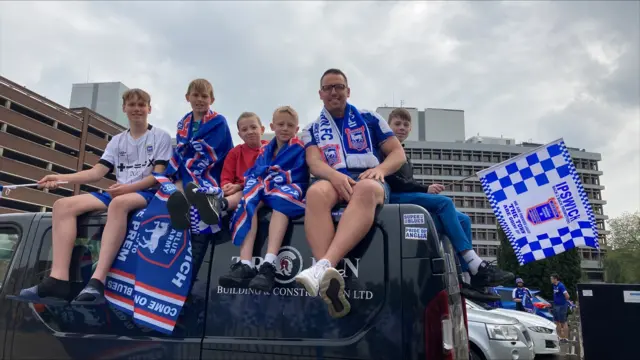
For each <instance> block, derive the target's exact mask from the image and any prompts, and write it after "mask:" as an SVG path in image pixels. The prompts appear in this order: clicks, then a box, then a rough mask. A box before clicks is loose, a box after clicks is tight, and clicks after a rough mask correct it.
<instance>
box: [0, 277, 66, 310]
mask: <svg viewBox="0 0 640 360" xmlns="http://www.w3.org/2000/svg"><path fill="white" fill-rule="evenodd" d="M71 296H72V295H71V283H70V282H69V281H65V280H58V279H56V278H52V277H46V278H44V279H43V280H42V282H41V283H40V284H38V285H36V286H32V287H30V288H27V289H22V290H20V294H19V295H17V296H12V295H9V296H7V298H10V299H14V300H18V301H28V302H33V303H36V304H47V305H64V304H68V303H69V301H70V300H71Z"/></svg>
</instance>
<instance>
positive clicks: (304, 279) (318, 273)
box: [296, 263, 327, 297]
mask: <svg viewBox="0 0 640 360" xmlns="http://www.w3.org/2000/svg"><path fill="white" fill-rule="evenodd" d="M326 269H327V268H326V267H324V266H322V265H321V264H318V263H316V264H315V265H313V266H311V267H309V268H308V269H306V270H303V271H301V272H300V273H299V274H298V275H296V282H297V283H298V284H300V285H302V286H303V287H304V288H305V290H307V292H308V293H309V295H310V296H313V297H315V296H318V291H319V289H320V279H322V276H323V275H324V272H325V270H326Z"/></svg>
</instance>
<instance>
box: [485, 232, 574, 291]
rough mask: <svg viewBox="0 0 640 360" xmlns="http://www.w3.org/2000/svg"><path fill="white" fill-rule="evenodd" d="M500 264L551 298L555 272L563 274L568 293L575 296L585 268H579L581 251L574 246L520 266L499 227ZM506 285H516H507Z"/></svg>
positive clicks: (527, 284) (526, 284)
mask: <svg viewBox="0 0 640 360" xmlns="http://www.w3.org/2000/svg"><path fill="white" fill-rule="evenodd" d="M498 239H499V240H500V246H499V247H498V266H499V267H500V268H501V269H503V270H507V271H511V272H513V273H514V275H515V276H516V277H521V278H522V280H523V281H524V283H525V286H526V287H528V288H530V289H537V290H540V292H541V293H542V296H543V297H544V298H545V299H547V300H551V298H552V297H553V285H552V284H551V281H550V280H549V277H550V276H551V274H553V273H557V274H558V275H559V276H560V280H561V281H562V282H563V283H564V285H565V287H566V288H567V291H568V292H569V295H571V298H572V299H576V295H577V292H576V291H577V289H576V285H577V284H578V282H579V281H580V277H581V275H582V271H581V268H580V261H581V259H580V254H579V253H578V250H577V249H571V250H568V251H565V252H563V253H561V254H558V255H555V256H553V257H550V258H547V259H542V260H537V261H534V262H530V263H528V264H526V265H523V266H520V264H519V263H518V259H517V258H516V254H515V252H514V251H513V247H512V246H511V243H509V240H508V239H507V236H506V235H505V233H504V231H503V230H502V228H500V227H498ZM504 285H505V286H515V284H504Z"/></svg>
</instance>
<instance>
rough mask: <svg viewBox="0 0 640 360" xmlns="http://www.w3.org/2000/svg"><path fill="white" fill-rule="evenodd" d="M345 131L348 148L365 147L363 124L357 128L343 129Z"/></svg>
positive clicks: (358, 149) (358, 148)
mask: <svg viewBox="0 0 640 360" xmlns="http://www.w3.org/2000/svg"><path fill="white" fill-rule="evenodd" d="M345 131H346V133H347V141H348V142H349V148H351V149H353V150H357V151H362V150H364V149H366V148H367V139H366V138H365V132H364V126H361V127H359V128H357V129H345Z"/></svg>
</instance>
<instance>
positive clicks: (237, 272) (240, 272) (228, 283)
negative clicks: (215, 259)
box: [218, 261, 258, 288]
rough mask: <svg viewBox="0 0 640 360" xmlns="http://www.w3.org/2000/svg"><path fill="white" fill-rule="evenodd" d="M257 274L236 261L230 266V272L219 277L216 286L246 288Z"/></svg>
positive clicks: (247, 266) (249, 267)
mask: <svg viewBox="0 0 640 360" xmlns="http://www.w3.org/2000/svg"><path fill="white" fill-rule="evenodd" d="M257 273H258V272H257V271H256V269H254V268H252V267H251V266H249V265H247V264H243V263H242V262H240V261H238V262H237V263H235V264H233V265H231V271H229V272H228V273H227V274H226V275H222V276H220V279H218V284H219V285H220V286H222V287H225V288H234V287H235V288H246V287H247V286H249V282H250V281H251V280H252V279H253V278H254V277H256V275H257Z"/></svg>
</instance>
